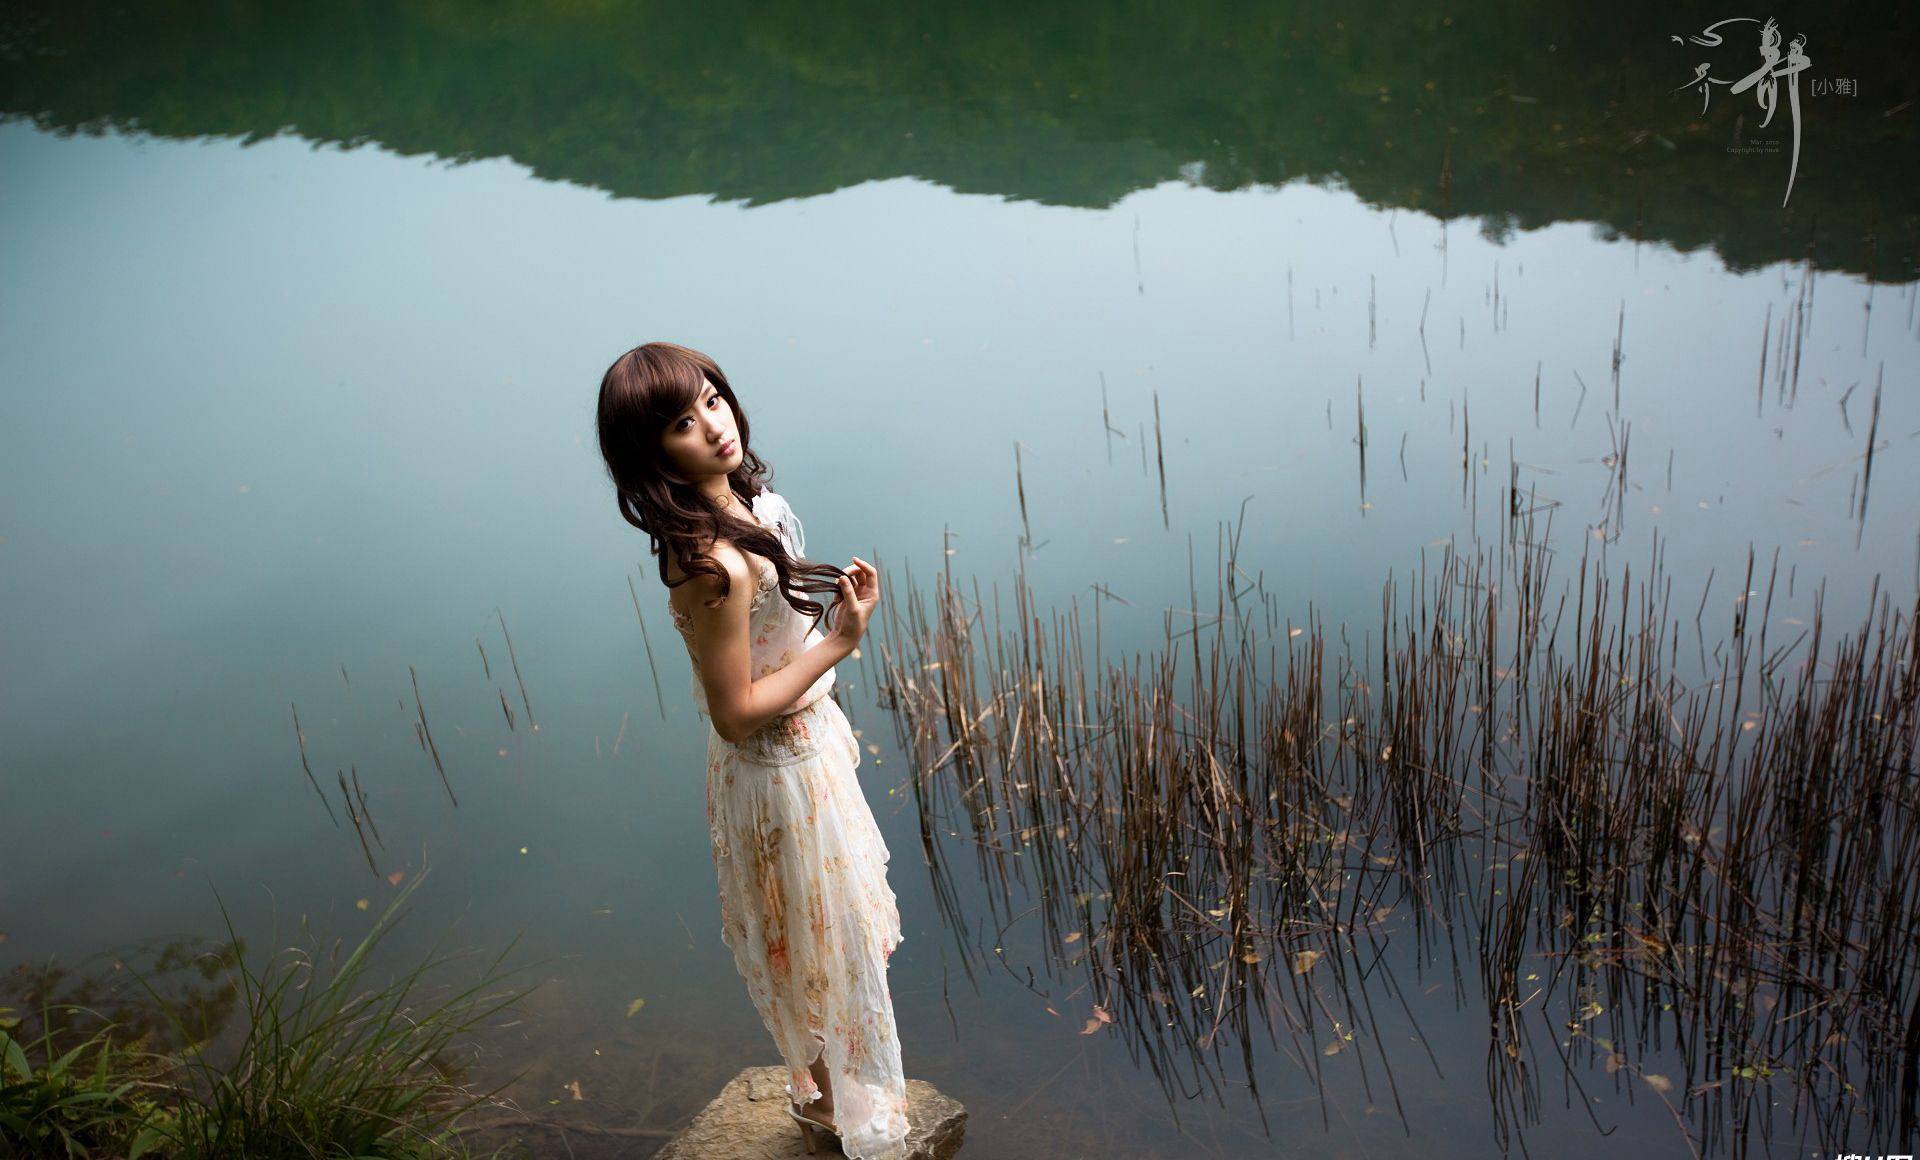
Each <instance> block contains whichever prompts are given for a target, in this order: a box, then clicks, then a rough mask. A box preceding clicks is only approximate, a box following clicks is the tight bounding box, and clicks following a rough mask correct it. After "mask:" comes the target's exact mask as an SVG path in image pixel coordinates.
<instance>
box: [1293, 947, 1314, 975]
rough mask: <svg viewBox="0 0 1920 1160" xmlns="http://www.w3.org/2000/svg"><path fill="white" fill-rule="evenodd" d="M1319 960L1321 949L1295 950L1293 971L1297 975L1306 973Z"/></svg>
mask: <svg viewBox="0 0 1920 1160" xmlns="http://www.w3.org/2000/svg"><path fill="white" fill-rule="evenodd" d="M1319 961H1320V952H1319V951H1314V950H1306V951H1295V952H1294V955H1293V973H1294V974H1296V975H1304V974H1306V973H1307V972H1308V971H1311V970H1312V969H1313V964H1315V963H1317V962H1319Z"/></svg>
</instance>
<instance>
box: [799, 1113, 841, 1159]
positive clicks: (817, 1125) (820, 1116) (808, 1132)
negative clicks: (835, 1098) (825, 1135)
mask: <svg viewBox="0 0 1920 1160" xmlns="http://www.w3.org/2000/svg"><path fill="white" fill-rule="evenodd" d="M824 1102H825V1101H815V1102H814V1103H811V1104H808V1105H806V1106H805V1108H804V1109H803V1108H802V1107H801V1105H799V1104H788V1105H787V1114H788V1115H789V1116H792V1117H793V1118H794V1121H795V1122H796V1123H798V1124H799V1125H800V1136H801V1138H802V1139H803V1140H804V1141H805V1142H806V1145H807V1151H808V1153H812V1152H813V1150H814V1139H813V1136H814V1133H815V1132H816V1131H820V1132H829V1133H831V1134H832V1135H833V1136H834V1137H835V1138H836V1139H837V1138H839V1135H840V1129H839V1127H838V1126H836V1125H835V1124H834V1122H833V1118H832V1116H833V1109H832V1108H831V1107H826V1108H822V1107H820V1106H819V1105H820V1104H821V1103H824Z"/></svg>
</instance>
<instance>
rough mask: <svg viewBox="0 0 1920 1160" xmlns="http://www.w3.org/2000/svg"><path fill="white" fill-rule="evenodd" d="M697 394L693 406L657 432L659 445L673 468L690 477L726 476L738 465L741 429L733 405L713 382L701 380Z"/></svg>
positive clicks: (695, 478)
mask: <svg viewBox="0 0 1920 1160" xmlns="http://www.w3.org/2000/svg"><path fill="white" fill-rule="evenodd" d="M700 384H701V385H700V397H699V398H698V399H696V400H695V401H694V404H693V406H692V407H690V408H689V409H687V410H686V411H685V412H683V413H682V414H680V415H678V416H675V417H674V418H673V419H671V420H669V421H668V423H667V426H666V428H665V429H664V430H663V431H661V432H660V447H661V449H662V450H664V451H665V452H666V453H667V461H668V462H669V463H671V464H672V465H673V467H674V470H676V471H678V472H679V473H680V474H681V475H682V476H685V477H686V478H687V479H690V480H698V479H700V478H701V477H702V476H707V475H725V474H727V473H728V472H730V471H732V470H733V469H734V468H736V467H738V466H740V458H741V454H742V451H741V447H740V430H739V428H738V427H737V426H735V425H734V419H733V408H732V407H730V406H728V405H727V400H726V399H724V398H722V397H721V395H720V392H719V391H718V390H716V389H715V388H714V385H713V383H712V382H711V381H710V380H708V379H707V378H705V377H704V376H703V377H702V378H701V380H700Z"/></svg>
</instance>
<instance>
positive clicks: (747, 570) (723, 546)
mask: <svg viewBox="0 0 1920 1160" xmlns="http://www.w3.org/2000/svg"><path fill="white" fill-rule="evenodd" d="M707 555H708V557H710V558H711V559H712V560H713V562H714V563H716V564H718V565H720V567H721V568H723V569H725V571H726V573H727V580H728V583H729V587H728V588H727V597H728V599H727V600H726V601H725V602H724V603H717V602H720V597H721V592H720V589H721V584H720V578H719V577H717V576H713V575H711V574H708V573H703V572H696V573H693V574H692V576H691V578H690V579H688V580H687V582H686V583H685V584H682V585H679V586H678V587H676V588H675V589H673V592H672V594H671V595H670V596H669V597H668V599H669V600H670V601H671V602H672V603H673V605H674V606H675V607H676V608H679V609H680V611H682V612H684V613H686V614H688V615H690V616H694V615H699V613H700V612H701V611H702V610H707V611H713V610H715V609H716V608H719V607H730V606H732V605H734V604H736V603H738V604H742V605H744V604H745V603H746V601H747V600H751V599H752V595H751V593H752V591H753V583H754V576H753V566H752V564H751V563H750V562H749V561H748V559H747V554H746V553H745V552H743V551H741V550H740V549H739V548H738V547H735V546H734V545H733V544H732V543H730V542H728V541H726V540H716V541H714V543H713V544H712V545H711V546H709V547H708V548H707ZM667 571H668V576H669V578H671V579H675V580H678V579H679V578H680V577H682V576H685V575H687V573H686V572H684V571H683V570H682V569H681V568H680V567H679V561H678V560H676V559H672V558H671V557H669V560H668V565H667ZM740 593H747V594H748V595H747V596H746V598H745V600H741V601H735V600H734V599H733V597H734V596H736V595H738V594H740Z"/></svg>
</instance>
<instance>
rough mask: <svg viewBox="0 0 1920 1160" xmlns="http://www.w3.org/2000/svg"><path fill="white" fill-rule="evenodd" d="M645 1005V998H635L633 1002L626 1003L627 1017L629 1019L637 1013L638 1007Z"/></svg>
mask: <svg viewBox="0 0 1920 1160" xmlns="http://www.w3.org/2000/svg"><path fill="white" fill-rule="evenodd" d="M646 1005H647V1001H646V1000H645V999H635V1000H634V1001H633V1002H631V1003H629V1004H627V1018H629V1019H631V1018H633V1017H634V1016H635V1015H636V1014H638V1013H639V1011H640V1008H642V1007H645V1006H646Z"/></svg>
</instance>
